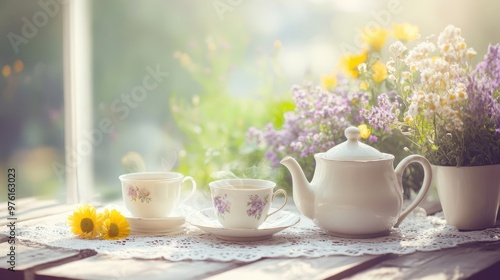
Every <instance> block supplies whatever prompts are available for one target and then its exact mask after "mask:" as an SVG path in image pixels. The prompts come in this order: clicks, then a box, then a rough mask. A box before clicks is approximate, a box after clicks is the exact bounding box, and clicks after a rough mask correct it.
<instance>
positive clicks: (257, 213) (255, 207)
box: [247, 194, 269, 220]
mask: <svg viewBox="0 0 500 280" xmlns="http://www.w3.org/2000/svg"><path fill="white" fill-rule="evenodd" d="M268 199H269V195H266V197H264V199H262V198H260V197H259V196H258V195H256V194H252V195H250V201H249V202H248V203H247V206H250V208H248V210H247V215H248V217H254V218H255V219H257V220H259V219H260V217H262V211H264V208H265V207H266V205H267V203H268Z"/></svg>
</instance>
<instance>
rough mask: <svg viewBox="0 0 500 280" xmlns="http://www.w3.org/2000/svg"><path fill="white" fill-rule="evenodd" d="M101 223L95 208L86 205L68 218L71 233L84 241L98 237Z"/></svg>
mask: <svg viewBox="0 0 500 280" xmlns="http://www.w3.org/2000/svg"><path fill="white" fill-rule="evenodd" d="M101 221H102V220H101V217H100V215H99V216H98V215H97V214H96V211H95V207H94V206H91V205H88V204H84V205H82V206H80V207H78V208H76V209H75V211H74V212H73V215H71V216H69V217H68V225H69V226H70V227H71V232H73V233H74V234H76V235H77V236H78V237H80V238H84V239H91V238H96V237H98V236H99V230H100V226H101Z"/></svg>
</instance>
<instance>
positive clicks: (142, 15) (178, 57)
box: [0, 0, 500, 200]
mask: <svg viewBox="0 0 500 280" xmlns="http://www.w3.org/2000/svg"><path fill="white" fill-rule="evenodd" d="M42 2H43V3H48V2H51V0H41V1H16V0H1V1H0V34H1V35H2V40H1V41H0V67H1V69H2V74H1V76H0V141H1V145H0V170H1V171H0V195H1V196H0V199H1V200H5V199H6V196H5V193H6V181H7V179H6V174H7V173H6V170H7V168H11V167H15V168H16V169H17V170H18V172H17V175H18V176H17V185H18V188H17V195H18V197H26V196H41V197H46V198H61V199H62V198H64V192H65V182H64V180H63V179H64V178H58V177H57V176H56V174H55V172H54V170H53V168H52V164H53V163H54V162H64V153H65V149H64V121H65V120H64V110H65V108H64V100H63V38H62V24H63V23H62V22H63V21H62V13H61V12H60V11H59V12H57V13H56V14H55V15H54V16H50V17H48V21H47V23H46V24H45V25H44V26H43V27H40V28H38V31H37V32H36V34H35V35H34V36H33V37H32V38H28V39H27V42H26V43H21V44H19V45H18V46H17V52H16V51H15V49H16V47H13V44H12V35H11V37H9V35H8V34H9V33H16V34H18V35H20V34H22V28H23V26H24V25H25V24H26V21H33V20H34V19H33V16H34V15H35V14H36V13H37V12H39V11H44V10H43V8H42V6H41V4H40V3H42ZM57 3H58V2H57ZM499 8H500V3H499V2H497V1H487V0H477V1H466V0H459V1H452V0H443V1H433V0H422V1H405V0H400V1H398V0H387V1H385V0H380V1H372V0H351V1H343V0H334V1H328V0H309V1H305V0H304V1H284V0H279V1H272V2H271V1H263V0H259V1H226V0H220V1H218V0H214V1H201V0H188V1H180V0H179V1H160V0H148V1H141V2H138V1H132V0H125V1H122V0H108V1H95V0H94V1H91V18H90V22H91V24H92V28H91V30H92V35H91V37H92V50H91V51H92V57H93V59H92V71H93V73H92V77H93V96H92V100H93V108H92V112H89V114H91V116H92V119H93V121H94V124H95V126H96V127H97V126H98V123H99V121H100V120H102V119H104V118H110V119H111V120H113V124H114V125H115V129H114V131H113V132H111V133H107V134H105V135H104V139H103V141H101V143H99V144H98V145H96V146H95V147H94V150H95V153H94V158H93V166H94V174H95V178H94V179H95V180H94V184H95V190H97V192H98V193H99V195H100V196H101V198H103V199H114V198H118V197H119V196H120V191H119V181H118V179H117V177H118V175H120V174H121V173H123V172H125V171H124V170H123V168H122V166H121V164H120V161H121V159H122V157H123V156H124V155H126V154H127V153H128V152H130V151H134V152H137V153H139V154H140V155H141V156H142V158H143V159H144V162H145V165H146V168H147V170H149V171H157V170H178V171H180V172H183V173H185V174H188V173H189V174H190V175H192V176H194V177H195V178H196V179H197V180H199V181H200V183H201V184H200V186H201V187H202V188H206V182H207V181H208V180H210V176H211V174H212V173H213V172H215V171H219V170H234V172H235V173H237V174H238V175H239V174H242V175H244V174H247V175H248V176H255V174H259V176H260V177H268V176H271V177H272V176H273V175H272V173H273V172H274V171H273V170H272V169H270V168H269V167H268V166H266V164H265V161H263V160H264V158H263V155H262V152H260V153H259V152H258V151H257V152H256V151H254V150H252V149H250V148H249V147H248V146H246V145H245V133H246V130H247V128H248V127H249V126H257V127H262V126H263V125H264V124H265V123H267V122H270V121H271V122H273V123H274V124H275V125H279V124H280V122H281V121H282V120H281V117H282V113H283V110H289V109H292V108H293V104H290V96H289V94H290V93H289V89H290V87H291V86H292V85H293V84H301V83H302V82H303V81H305V80H310V81H313V82H315V83H318V82H319V79H320V76H321V75H322V74H324V73H330V72H331V71H332V69H333V68H334V67H335V66H336V65H337V64H338V61H339V57H340V55H341V53H342V52H343V51H345V50H349V48H356V47H358V45H357V43H356V39H355V38H354V37H355V36H354V34H355V33H356V32H357V31H358V30H359V29H361V28H363V27H364V26H366V25H367V24H370V23H372V22H375V23H378V24H380V25H382V26H383V27H387V28H389V27H390V25H392V23H395V22H398V23H400V22H409V23H412V24H416V25H418V26H419V27H420V33H421V34H432V33H434V34H437V33H438V32H440V31H441V30H442V29H443V28H444V27H445V26H446V25H447V24H454V25H456V26H458V27H460V28H462V33H463V35H464V37H465V38H466V39H467V41H468V42H469V44H470V45H471V46H472V47H474V48H475V49H476V50H477V52H478V56H477V58H476V59H481V58H482V56H483V55H484V53H485V52H486V49H487V46H488V44H489V43H497V42H500V32H498V31H499V29H500V24H499V23H498V20H497V18H498V15H497V12H498V11H499V10H500V9H499ZM394 11H397V12H394ZM38 20H40V19H38ZM148 66H149V67H152V68H155V67H157V66H158V67H159V68H160V69H161V70H162V71H164V72H168V73H169V75H168V77H166V78H165V79H164V80H163V82H161V83H160V84H159V86H158V87H156V88H155V89H153V90H152V91H150V92H149V93H148V95H147V98H145V100H143V101H141V102H140V103H138V104H137V107H136V108H132V109H131V110H130V114H128V115H127V117H126V118H120V114H119V112H117V111H116V110H114V109H113V105H112V104H113V102H115V101H116V100H120V98H121V95H122V94H130V91H131V89H132V88H133V87H134V86H136V85H140V84H141V83H142V79H143V77H144V76H145V75H146V74H147V71H146V67H148ZM253 166H257V167H258V168H256V167H253ZM259 168H260V169H259ZM284 187H288V186H284Z"/></svg>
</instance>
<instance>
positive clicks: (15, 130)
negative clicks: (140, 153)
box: [0, 1, 65, 200]
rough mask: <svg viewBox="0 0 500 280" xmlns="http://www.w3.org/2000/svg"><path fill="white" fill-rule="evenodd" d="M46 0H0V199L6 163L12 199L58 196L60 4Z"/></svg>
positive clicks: (60, 151) (61, 145) (60, 179)
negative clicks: (12, 187) (11, 178)
mask: <svg viewBox="0 0 500 280" xmlns="http://www.w3.org/2000/svg"><path fill="white" fill-rule="evenodd" d="M42 2H44V1H40V3H42ZM47 2H51V1H47ZM52 2H53V3H52ZM52 2H51V3H52V4H51V5H48V6H47V5H44V4H40V3H39V2H38V1H23V2H19V1H2V2H0V34H1V35H2V38H3V39H2V40H1V41H0V67H1V70H2V73H1V75H0V131H1V133H0V143H1V145H0V197H1V198H0V199H2V200H5V199H6V195H5V193H6V190H7V188H6V183H7V169H8V168H15V169H16V197H17V198H21V197H26V196H38V197H44V198H51V199H52V198H61V199H64V191H65V187H64V185H65V184H64V172H57V168H56V169H54V166H56V167H57V163H59V164H60V165H61V166H64V107H63V104H64V101H63V74H62V73H63V63H62V59H63V55H62V45H63V41H62V12H61V8H62V7H60V4H58V2H56V1H52Z"/></svg>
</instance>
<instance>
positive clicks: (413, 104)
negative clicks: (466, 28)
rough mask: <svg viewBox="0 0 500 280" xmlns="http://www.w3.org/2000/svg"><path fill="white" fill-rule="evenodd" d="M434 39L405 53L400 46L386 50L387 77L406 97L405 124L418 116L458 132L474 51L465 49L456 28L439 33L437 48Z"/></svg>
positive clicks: (396, 44)
mask: <svg viewBox="0 0 500 280" xmlns="http://www.w3.org/2000/svg"><path fill="white" fill-rule="evenodd" d="M434 38H435V37H429V38H427V40H426V41H424V42H421V43H419V44H418V45H417V46H415V47H414V48H413V49H410V50H409V51H408V52H407V54H406V51H407V50H406V46H405V45H404V44H403V43H401V42H399V41H397V42H395V43H393V44H392V45H391V47H390V48H389V50H390V52H391V53H392V57H391V59H390V60H389V61H388V62H387V69H388V71H389V74H390V75H389V77H390V78H391V79H392V80H393V81H394V82H396V83H397V84H399V85H400V86H399V88H400V89H401V91H403V93H404V94H403V96H406V97H407V100H405V101H406V102H407V104H408V111H407V112H406V114H405V122H407V123H412V122H413V121H414V120H415V119H416V118H417V117H418V116H421V117H423V118H424V119H428V120H430V119H432V120H433V121H435V123H434V124H436V125H442V126H444V128H445V129H446V130H448V131H451V130H454V129H458V130H461V129H462V127H463V123H462V120H461V115H460V110H461V109H462V107H463V105H464V101H465V100H466V99H467V91H466V81H467V73H468V71H469V67H470V66H469V60H470V58H471V57H473V56H474V55H475V54H476V52H475V51H474V50H473V49H472V48H467V44H466V43H465V40H464V38H463V37H462V36H461V31H460V29H459V28H457V27H454V26H452V25H449V26H447V27H446V28H445V30H444V31H443V32H441V33H440V34H439V36H438V39H437V45H436V44H435V43H434V42H433V39H434ZM405 54H406V56H405ZM397 65H399V66H402V69H398V67H396V66H397ZM422 121H425V120H422Z"/></svg>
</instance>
